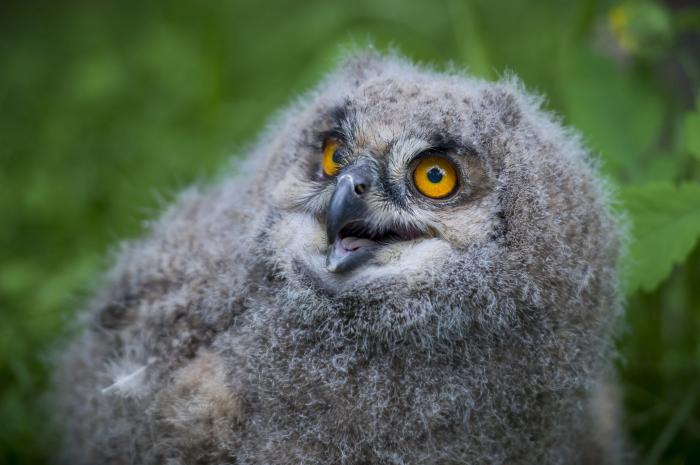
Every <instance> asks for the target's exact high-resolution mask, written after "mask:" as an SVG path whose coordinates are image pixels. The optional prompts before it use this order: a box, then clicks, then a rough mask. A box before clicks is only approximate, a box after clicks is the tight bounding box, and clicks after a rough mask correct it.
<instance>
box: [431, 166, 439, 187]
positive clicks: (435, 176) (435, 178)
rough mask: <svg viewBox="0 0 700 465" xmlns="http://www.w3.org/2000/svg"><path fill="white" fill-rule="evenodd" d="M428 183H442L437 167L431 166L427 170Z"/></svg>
mask: <svg viewBox="0 0 700 465" xmlns="http://www.w3.org/2000/svg"><path fill="white" fill-rule="evenodd" d="M428 181H430V182H432V183H433V184H437V183H439V182H440V181H442V170H441V169H440V168H438V167H437V166H433V167H432V168H430V169H429V170H428Z"/></svg>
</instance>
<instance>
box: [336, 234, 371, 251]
mask: <svg viewBox="0 0 700 465" xmlns="http://www.w3.org/2000/svg"><path fill="white" fill-rule="evenodd" d="M374 244H376V242H374V241H373V240H370V239H365V238H362V237H352V236H349V237H344V238H343V240H342V241H341V245H342V246H343V248H344V249H345V250H357V249H359V248H360V247H367V246H370V245H374Z"/></svg>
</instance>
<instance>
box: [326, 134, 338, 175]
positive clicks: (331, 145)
mask: <svg viewBox="0 0 700 465" xmlns="http://www.w3.org/2000/svg"><path fill="white" fill-rule="evenodd" d="M339 145H340V142H338V139H334V138H332V137H329V138H328V139H326V140H325V141H323V172H324V173H325V175H326V176H335V175H336V174H338V171H340V163H338V160H337V158H336V153H337V152H338V146H339Z"/></svg>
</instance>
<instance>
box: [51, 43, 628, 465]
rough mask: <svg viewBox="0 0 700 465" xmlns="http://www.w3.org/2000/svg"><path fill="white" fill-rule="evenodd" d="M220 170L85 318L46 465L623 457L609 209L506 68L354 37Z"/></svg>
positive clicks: (165, 221)
mask: <svg viewBox="0 0 700 465" xmlns="http://www.w3.org/2000/svg"><path fill="white" fill-rule="evenodd" d="M234 171H235V173H232V174H231V175H230V176H227V177H224V178H223V179H221V180H219V181H218V182H216V183H215V184H214V185H212V186H204V187H202V186H197V187H193V188H190V189H188V190H186V191H185V192H183V193H182V194H181V195H179V197H178V198H177V200H176V201H175V202H174V205H172V206H171V207H170V208H168V209H167V210H166V211H165V212H164V214H163V215H162V217H161V218H160V219H158V220H157V221H154V222H153V223H151V224H149V227H148V232H147V234H145V236H144V237H143V238H141V239H138V240H134V241H132V242H130V243H128V244H126V245H124V246H123V247H122V248H121V249H120V251H119V253H118V254H117V257H116V264H115V266H114V267H113V269H112V271H111V272H109V273H108V274H107V276H106V278H105V280H104V281H105V282H104V285H103V286H102V290H101V291H100V292H98V293H97V295H96V296H95V297H94V299H93V300H92V301H91V302H90V304H89V305H88V306H87V309H86V311H84V312H83V313H82V318H81V319H80V321H81V322H82V327H83V330H82V331H81V332H80V333H79V335H78V336H76V337H74V339H73V341H72V342H71V343H70V344H69V345H68V347H67V348H66V349H65V350H64V351H63V353H62V354H61V356H60V357H59V359H60V360H59V362H58V364H57V365H58V367H57V369H56V373H57V374H56V377H55V385H56V388H55V395H54V399H55V411H56V412H57V415H56V418H57V422H58V423H59V427H60V429H61V430H62V431H63V433H64V436H65V440H64V446H63V449H62V452H61V460H62V463H70V464H98V463H99V464H168V465H176V464H236V465H244V464H250V465H253V464H302V463H303V464H356V465H360V464H395V465H399V464H497V463H508V464H578V463H596V464H599V463H618V462H619V460H620V457H621V446H620V441H619V440H618V434H617V427H616V422H615V415H614V410H615V405H614V402H613V400H614V399H613V398H612V397H611V396H610V395H608V391H609V390H608V388H606V387H605V386H607V385H608V384H607V382H608V380H609V379H610V378H611V376H612V373H611V358H612V356H613V345H612V336H613V329H612V328H613V326H614V322H615V319H616V316H617V315H618V314H619V313H620V308H621V300H620V297H619V290H618V284H617V277H616V276H617V266H618V261H619V249H620V236H621V234H620V227H619V221H617V220H616V216H615V215H614V214H613V213H612V211H611V208H610V200H609V199H610V195H609V194H608V189H607V188H606V187H605V184H604V183H603V182H602V181H601V178H600V176H599V174H598V173H597V168H596V165H595V163H594V162H593V161H592V159H591V156H590V155H589V152H588V151H587V150H586V149H585V147H584V146H583V144H582V143H581V140H580V137H579V136H578V135H577V134H576V133H575V132H573V131H571V130H569V129H565V128H563V127H562V126H561V125H560V123H559V122H558V121H557V119H556V118H554V117H553V116H552V115H550V114H548V113H546V112H545V111H543V110H542V109H541V99H540V98H538V97H535V96H532V95H530V94H528V93H527V92H526V91H525V90H524V89H523V87H522V85H521V84H520V83H519V81H518V80H517V79H515V78H513V77H506V78H503V79H501V80H500V81H498V82H487V81H484V80H481V79H476V78H474V77H469V76H465V75H463V74H462V73H459V72H449V73H440V72H436V71H433V70H429V69H425V68H422V67H419V66H416V65H414V64H412V63H409V62H408V61H406V60H404V59H402V58H401V57H397V56H394V55H389V56H386V55H381V54H376V53H374V52H365V53H359V54H355V55H352V56H350V57H349V58H346V59H345V60H344V62H343V63H342V64H341V65H340V66H339V67H338V68H337V69H336V70H335V71H333V72H332V73H330V74H329V75H328V76H326V78H325V79H324V80H323V81H322V82H321V84H320V85H319V86H318V87H317V88H316V89H315V90H313V91H311V92H310V93H308V94H307V95H305V96H304V97H303V98H301V99H299V100H298V101H297V102H296V103H295V104H294V105H292V106H291V108H289V109H288V110H287V111H285V112H284V113H282V114H281V115H280V116H279V117H278V118H277V119H276V120H275V122H274V123H273V124H271V125H270V126H269V128H268V129H267V130H266V131H265V132H264V133H263V134H262V136H261V137H260V138H259V141H258V143H257V145H256V146H254V147H253V148H252V149H251V150H250V151H249V153H248V154H247V157H246V162H245V163H243V164H239V165H238V169H236V170H234Z"/></svg>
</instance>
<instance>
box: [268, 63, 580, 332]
mask: <svg viewBox="0 0 700 465" xmlns="http://www.w3.org/2000/svg"><path fill="white" fill-rule="evenodd" d="M517 92H518V88H517V84H513V83H512V82H506V83H500V84H499V83H497V84H489V83H486V82H484V81H479V80H475V79H474V80H467V79H465V78H463V77H457V76H451V75H444V74H436V73H430V72H426V71H422V70H417V69H415V68H408V67H407V65H404V64H402V63H396V64H391V62H389V64H387V61H386V60H384V61H382V62H381V66H379V67H376V68H375V67H373V65H372V63H371V60H370V63H369V64H368V63H360V64H357V63H355V64H351V65H349V66H346V68H344V69H341V71H340V72H338V73H336V74H335V75H331V78H330V79H329V80H328V82H327V84H326V85H325V86H324V87H322V90H321V91H320V92H318V93H317V94H315V95H314V99H313V102H312V104H310V105H307V106H305V107H304V108H303V109H302V110H298V113H297V114H296V115H294V114H293V115H294V116H293V117H291V118H289V119H288V121H291V122H288V123H287V125H286V126H285V127H283V128H281V130H280V132H279V134H277V135H276V138H275V142H274V143H273V144H271V147H269V148H268V149H267V150H268V152H267V155H266V161H265V162H264V166H265V168H264V169H263V171H264V178H265V179H263V178H260V179H259V181H257V182H256V183H257V184H261V185H262V184H265V185H266V186H270V184H273V186H272V195H271V198H272V203H273V205H274V206H273V209H272V211H271V213H270V215H269V216H268V218H267V221H266V222H265V225H264V231H263V232H261V233H260V236H259V237H260V242H261V243H263V244H264V246H263V247H262V250H263V252H262V254H261V255H262V258H263V259H264V260H265V261H266V262H267V263H268V264H270V265H271V266H273V267H274V268H275V269H276V270H278V276H282V277H283V278H284V279H285V281H286V283H287V291H286V292H287V294H286V295H287V297H290V296H291V297H295V298H297V299H298V301H297V306H298V307H299V308H302V309H306V313H305V311H302V310H300V311H299V313H300V314H304V315H308V314H313V315H315V317H318V318H326V317H328V315H331V314H335V315H336V316H338V318H341V315H345V317H347V315H349V314H352V315H354V316H355V318H356V319H362V321H363V324H365V325H366V326H367V327H368V328H371V329H370V330H377V331H380V332H382V333H386V332H387V331H389V332H392V331H400V330H401V328H404V329H406V328H416V327H420V326H421V325H422V326H423V327H424V329H425V327H426V326H425V325H429V326H430V327H431V329H430V331H438V332H440V331H447V330H449V329H454V328H459V327H460V324H459V321H465V322H466V321H471V320H473V319H475V318H476V319H478V318H487V319H490V321H491V322H494V321H496V322H505V321H508V320H509V318H510V317H511V316H512V312H513V311H514V310H513V309H514V305H513V299H516V298H519V297H517V296H516V297H513V295H514V294H517V295H528V294H532V295H535V294H536V292H538V291H536V289H537V286H538V285H539V282H545V281H547V280H548V281H549V282H551V281H552V278H551V277H550V276H547V275H546V273H547V271H546V267H547V266H549V265H548V264H551V263H555V262H556V260H558V259H557V258H556V257H555V256H554V255H553V254H551V253H550V252H547V251H546V250H545V249H546V248H547V247H549V245H548V244H554V243H555V242H557V241H558V242H561V237H563V236H562V233H563V232H566V231H567V228H569V227H570V226H571V227H577V225H576V224H574V223H573V221H577V219H576V218H575V217H573V216H572V215H571V213H572V212H574V210H575V208H577V207H576V205H577V202H578V204H580V205H585V202H584V203H581V202H579V200H580V199H577V198H576V197H575V194H574V193H572V192H569V191H571V190H576V189H578V187H577V186H576V184H577V183H579V184H581V189H587V190H590V187H587V186H585V185H584V184H585V183H588V182H589V181H590V179H587V174H585V173H586V170H587V169H588V168H581V166H583V165H584V164H585V161H583V159H582V154H581V153H580V152H579V151H580V148H579V146H577V145H572V146H571V147H568V149H570V152H571V153H570V154H564V153H563V151H565V150H566V149H567V147H558V146H557V144H558V143H559V142H560V141H558V140H547V139H546V138H543V137H542V131H540V130H538V128H539V129H542V126H543V125H550V126H547V128H548V130H550V129H551V128H554V127H555V126H553V125H552V123H551V120H549V119H548V118H547V117H545V116H542V113H539V109H538V108H536V107H537V106H538V103H537V102H536V101H535V100H534V99H533V100H528V97H522V96H519V95H518V94H517ZM528 105H529V106H530V107H529V108H528ZM533 113H534V116H535V120H537V118H540V120H539V122H538V121H535V123H534V124H533V123H531V121H529V120H528V116H529V115H531V114H533ZM538 125H539V126H538ZM556 128H557V129H556V130H554V131H552V130H550V132H552V133H553V134H554V136H555V137H561V138H562V140H565V139H564V138H565V133H564V132H563V131H560V130H559V129H558V126H556ZM577 157H579V158H581V159H578V160H576V159H577ZM572 160H574V161H572ZM575 170H578V171H579V173H578V175H577V176H574V174H576V173H574V171H575ZM270 179H274V180H275V181H274V182H273V183H271V181H270ZM550 179H551V180H553V182H550V181H549V180H550ZM265 195H270V193H269V191H267V192H266V194H265ZM569 204H570V205H569ZM589 210H590V209H589ZM560 214H565V215H566V217H565V218H564V217H563V216H560ZM574 216H575V215H574ZM579 220H580V221H584V222H585V221H588V220H586V219H582V218H580V219H579ZM567 240H568V239H567ZM538 244H539V245H538ZM564 246H567V247H568V245H566V244H564V245H563V246H562V247H560V248H561V249H562V250H563V249H564ZM559 265H561V264H559ZM560 269H561V266H560ZM554 279H558V278H556V277H555V278H554ZM562 288H563V286H562ZM509 293H511V294H510V295H509ZM498 295H500V296H501V298H500V300H499V299H498V298H497V297H496V296H498ZM497 307H498V308H497ZM469 308H473V309H474V311H471V310H469ZM489 312H491V314H489ZM509 312H510V314H508V313H509ZM360 313H362V315H359V314H360ZM345 317H343V318H345ZM377 328H379V329H377Z"/></svg>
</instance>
